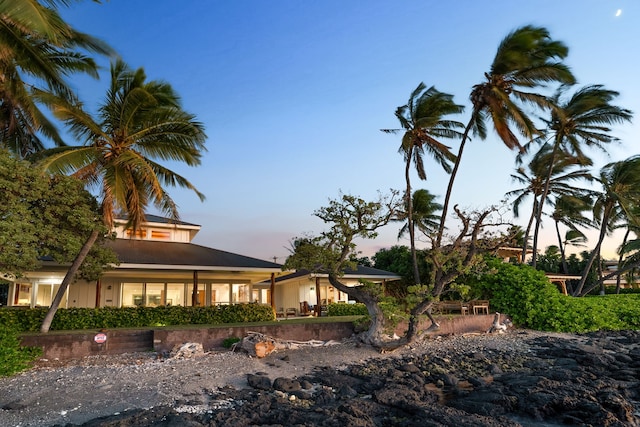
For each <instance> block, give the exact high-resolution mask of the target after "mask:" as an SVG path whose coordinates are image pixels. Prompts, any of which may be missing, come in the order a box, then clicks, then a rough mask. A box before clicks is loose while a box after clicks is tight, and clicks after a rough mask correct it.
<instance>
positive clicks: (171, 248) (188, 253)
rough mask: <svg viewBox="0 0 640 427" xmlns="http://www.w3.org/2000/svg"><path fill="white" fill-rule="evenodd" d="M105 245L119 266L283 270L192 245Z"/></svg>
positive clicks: (122, 242) (128, 241) (145, 242)
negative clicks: (111, 250)
mask: <svg viewBox="0 0 640 427" xmlns="http://www.w3.org/2000/svg"><path fill="white" fill-rule="evenodd" d="M106 245H107V246H108V247H110V248H112V249H113V250H114V251H115V253H116V254H117V255H118V259H119V260H120V263H121V264H135V265H149V266H158V265H163V266H182V267H184V266H193V267H211V268H213V267H218V268H226V269H277V270H282V266H281V265H280V264H276V263H273V262H270V261H263V260H260V259H257V258H251V257H247V256H244V255H238V254H234V253H231V252H225V251H221V250H218V249H213V248H207V247H205V246H200V245H194V244H193V243H183V242H159V241H150V240H137V239H115V240H112V241H107V242H106Z"/></svg>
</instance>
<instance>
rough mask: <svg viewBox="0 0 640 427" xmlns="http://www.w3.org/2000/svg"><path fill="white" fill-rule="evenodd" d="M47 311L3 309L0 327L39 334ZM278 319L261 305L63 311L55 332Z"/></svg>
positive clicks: (54, 322) (271, 311) (53, 324)
mask: <svg viewBox="0 0 640 427" xmlns="http://www.w3.org/2000/svg"><path fill="white" fill-rule="evenodd" d="M47 310H48V308H47V307H37V308H33V309H22V308H3V309H0V324H2V325H6V326H10V327H12V328H13V329H15V330H16V331H19V332H37V331H39V330H40V324H41V323H42V319H44V316H45V314H46V313H47ZM274 319H275V317H274V313H273V309H272V308H271V307H270V306H266V305H260V304H233V305H220V306H211V307H181V306H167V307H165V306H162V307H123V308H113V307H102V308H67V309H64V308H61V309H58V311H57V312H56V315H55V317H54V319H53V322H52V324H51V330H58V331H60V330H65V331H66V330H78V329H102V328H140V327H154V326H159V325H162V326H170V325H206V324H224V323H251V322H265V321H271V320H274Z"/></svg>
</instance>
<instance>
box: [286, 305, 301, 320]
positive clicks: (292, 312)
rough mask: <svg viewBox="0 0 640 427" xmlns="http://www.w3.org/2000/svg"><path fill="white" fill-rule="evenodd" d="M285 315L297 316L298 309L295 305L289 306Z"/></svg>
mask: <svg viewBox="0 0 640 427" xmlns="http://www.w3.org/2000/svg"><path fill="white" fill-rule="evenodd" d="M285 315H286V317H287V318H288V317H289V316H292V317H296V316H297V315H298V310H296V309H295V308H293V307H289V308H287V311H286V313H285Z"/></svg>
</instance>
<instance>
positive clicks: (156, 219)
mask: <svg viewBox="0 0 640 427" xmlns="http://www.w3.org/2000/svg"><path fill="white" fill-rule="evenodd" d="M144 217H145V219H146V221H145V223H148V222H155V223H158V224H175V225H187V226H191V227H200V226H199V225H198V224H192V223H189V222H184V221H179V220H175V219H171V218H165V217H162V216H158V215H150V214H145V216H144ZM127 219H128V218H127V216H126V215H123V216H119V217H118V218H116V220H121V221H127Z"/></svg>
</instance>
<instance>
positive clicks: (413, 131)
mask: <svg viewBox="0 0 640 427" xmlns="http://www.w3.org/2000/svg"><path fill="white" fill-rule="evenodd" d="M463 110H464V107H463V106H461V105H457V104H456V103H455V102H453V96H452V95H449V94H447V93H443V92H440V91H438V90H437V89H436V88H435V87H433V86H431V87H429V88H427V87H426V86H425V84H424V83H420V84H419V85H418V87H416V89H415V90H414V91H413V92H412V93H411V96H410V97H409V101H408V102H407V104H405V105H403V106H400V107H398V108H397V109H396V113H395V115H396V118H397V119H398V121H399V122H400V126H401V127H402V128H401V129H382V131H383V132H386V133H398V132H404V133H403V135H402V144H401V145H400V149H399V150H398V151H399V152H400V153H402V154H403V156H404V160H405V171H404V173H405V182H406V185H407V186H406V189H405V200H406V206H407V210H406V220H407V230H408V231H409V241H410V245H411V256H412V259H413V274H414V279H415V282H416V284H420V273H419V271H418V259H417V255H416V247H415V227H414V224H413V221H414V218H413V200H412V193H411V177H410V171H411V163H412V162H413V164H414V165H415V168H416V171H417V173H418V177H419V178H420V179H422V180H425V179H427V174H426V170H425V168H424V161H423V156H424V154H425V152H426V153H428V154H430V155H431V156H432V157H433V158H434V159H435V160H436V162H437V163H438V164H440V166H442V168H443V169H444V170H445V171H446V172H447V173H449V172H451V165H450V162H452V161H453V160H455V156H454V155H453V153H451V151H450V147H448V146H446V145H444V144H443V143H442V142H440V139H442V138H456V137H460V136H461V135H462V134H461V133H460V132H459V131H458V129H462V128H463V127H464V125H463V124H462V123H460V122H457V121H453V120H446V119H444V117H446V116H449V115H452V114H459V113H461V112H462V111H463Z"/></svg>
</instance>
